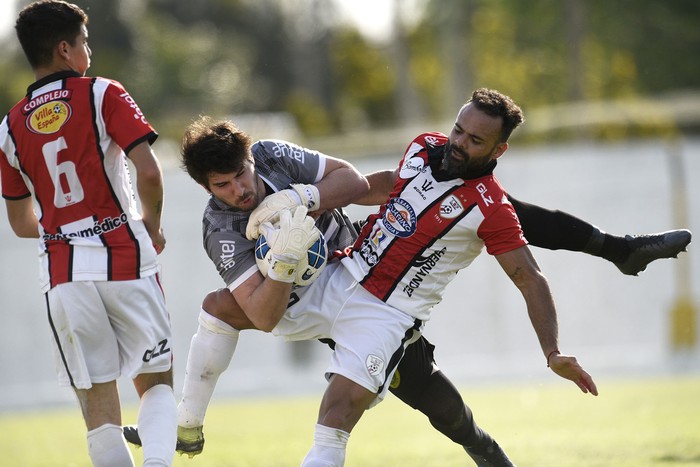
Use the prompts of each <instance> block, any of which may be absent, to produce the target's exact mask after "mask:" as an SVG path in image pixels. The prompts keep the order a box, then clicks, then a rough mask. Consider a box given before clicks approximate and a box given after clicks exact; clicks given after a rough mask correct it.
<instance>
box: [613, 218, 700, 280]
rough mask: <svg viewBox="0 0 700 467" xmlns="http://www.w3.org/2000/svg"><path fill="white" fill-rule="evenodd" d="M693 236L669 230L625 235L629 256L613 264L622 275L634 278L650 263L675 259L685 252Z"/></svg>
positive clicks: (688, 233)
mask: <svg viewBox="0 0 700 467" xmlns="http://www.w3.org/2000/svg"><path fill="white" fill-rule="evenodd" d="M692 237H693V234H691V233H690V230H685V229H681V230H669V231H668V232H661V233H658V234H651V235H634V236H633V235H626V236H625V239H626V240H627V244H628V245H629V247H630V254H629V256H628V257H627V259H626V260H625V261H621V262H619V263H615V266H617V269H619V270H620V271H621V272H622V274H627V275H628V276H636V275H637V274H639V273H640V272H642V271H644V270H645V269H646V268H647V265H648V264H649V263H651V262H652V261H656V260H657V259H662V258H677V257H678V254H679V253H680V252H682V251H686V247H687V246H688V244H689V243H690V240H691V239H692Z"/></svg>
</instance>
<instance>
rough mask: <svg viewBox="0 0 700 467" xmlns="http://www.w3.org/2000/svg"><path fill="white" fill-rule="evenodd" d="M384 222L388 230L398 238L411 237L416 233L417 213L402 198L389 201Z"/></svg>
mask: <svg viewBox="0 0 700 467" xmlns="http://www.w3.org/2000/svg"><path fill="white" fill-rule="evenodd" d="M382 220H383V221H384V227H385V228H386V230H388V231H389V233H390V234H392V235H395V236H397V237H410V236H411V235H413V234H414V233H415V231H416V213H415V211H414V210H413V208H412V207H411V205H410V204H409V202H408V201H406V200H404V199H402V198H392V199H390V200H389V202H388V203H387V204H386V210H385V211H384V217H383V219H382Z"/></svg>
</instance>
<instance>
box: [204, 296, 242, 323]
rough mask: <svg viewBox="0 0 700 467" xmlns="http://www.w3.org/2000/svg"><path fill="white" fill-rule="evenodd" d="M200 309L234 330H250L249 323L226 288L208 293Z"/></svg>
mask: <svg viewBox="0 0 700 467" xmlns="http://www.w3.org/2000/svg"><path fill="white" fill-rule="evenodd" d="M202 309H203V310H204V311H206V312H207V313H209V314H210V315H212V316H214V317H215V318H218V319H220V320H221V321H223V322H225V323H226V324H228V325H230V326H232V327H233V328H235V329H248V328H250V321H249V320H248V318H247V317H246V315H245V313H244V312H243V309H241V307H240V306H239V305H238V303H237V302H236V299H235V298H234V297H233V294H231V291H230V290H228V289H226V288H223V289H218V290H214V291H212V292H209V293H208V294H207V296H206V297H204V300H203V301H202Z"/></svg>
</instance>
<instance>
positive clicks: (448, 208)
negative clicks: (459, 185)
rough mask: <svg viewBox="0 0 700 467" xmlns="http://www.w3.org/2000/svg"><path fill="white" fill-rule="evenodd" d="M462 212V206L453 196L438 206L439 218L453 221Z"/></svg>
mask: <svg viewBox="0 0 700 467" xmlns="http://www.w3.org/2000/svg"><path fill="white" fill-rule="evenodd" d="M462 212H464V205H462V202H461V201H460V200H459V198H457V197H456V196H455V195H450V196H448V197H447V198H445V200H444V201H443V202H442V203H441V204H440V217H442V218H444V219H454V218H455V217H457V216H459V215H460V213H462Z"/></svg>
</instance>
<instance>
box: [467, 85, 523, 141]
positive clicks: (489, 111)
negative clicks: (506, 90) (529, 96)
mask: <svg viewBox="0 0 700 467" xmlns="http://www.w3.org/2000/svg"><path fill="white" fill-rule="evenodd" d="M470 102H471V103H473V104H474V106H475V107H476V108H477V109H479V110H481V111H482V112H484V113H485V114H486V115H490V116H491V117H501V118H502V119H503V124H502V126H501V141H500V142H501V143H506V142H508V138H510V134H511V133H512V132H513V130H515V129H516V128H517V127H518V126H520V124H521V123H523V122H524V121H525V117H524V116H523V111H522V110H521V109H520V107H518V105H517V104H516V103H515V102H513V100H512V99H511V98H510V97H508V96H506V95H505V94H501V93H500V92H498V91H495V90H493V89H486V88H479V89H477V90H476V91H474V92H473V93H472V97H471V99H469V101H468V102H467V104H469V103H470Z"/></svg>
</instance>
